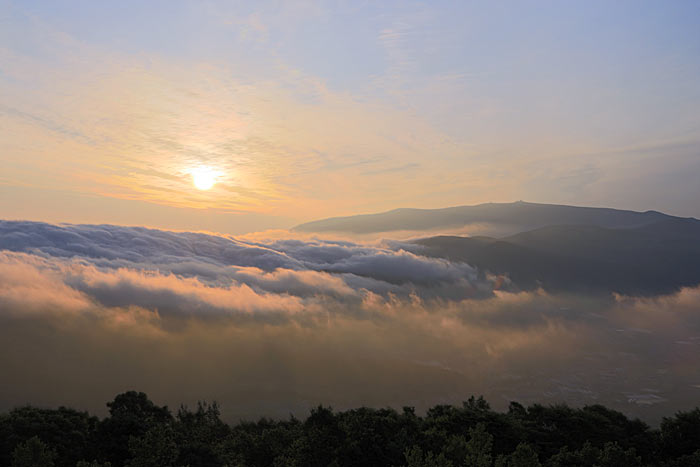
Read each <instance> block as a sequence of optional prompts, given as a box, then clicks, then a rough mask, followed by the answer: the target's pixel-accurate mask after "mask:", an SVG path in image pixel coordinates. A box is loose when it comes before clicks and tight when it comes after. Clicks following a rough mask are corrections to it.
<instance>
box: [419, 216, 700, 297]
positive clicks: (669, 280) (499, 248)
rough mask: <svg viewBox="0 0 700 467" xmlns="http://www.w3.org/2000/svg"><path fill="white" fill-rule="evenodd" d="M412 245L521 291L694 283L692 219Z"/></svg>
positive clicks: (642, 290)
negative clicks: (497, 276) (501, 276)
mask: <svg viewBox="0 0 700 467" xmlns="http://www.w3.org/2000/svg"><path fill="white" fill-rule="evenodd" d="M623 212H624V211H623ZM645 214H646V213H645ZM654 214H656V213H654ZM415 243H417V244H419V245H422V246H423V247H424V249H422V250H421V251H420V252H421V253H422V254H425V255H427V256H432V257H441V258H447V259H450V260H452V261H464V262H467V263H469V264H471V265H473V266H476V267H477V268H479V269H480V270H482V271H484V272H489V273H492V274H506V275H508V276H509V277H510V279H511V280H512V281H513V283H514V284H515V285H516V286H517V287H519V288H522V289H532V288H535V287H538V286H541V287H543V288H544V289H545V290H549V291H570V292H594V293H596V292H597V293H600V292H603V293H610V292H618V293H622V294H630V295H655V294H663V293H670V292H673V291H675V290H678V289H679V288H681V287H683V286H692V285H697V284H698V283H700V221H698V220H696V219H681V218H673V217H670V216H666V218H665V219H663V220H661V221H658V222H654V223H651V224H647V225H642V226H640V227H634V228H617V229H614V228H606V227H600V226H596V225H558V226H548V227H543V228H539V229H535V230H531V231H528V232H522V233H519V234H516V235H512V236H509V237H505V238H501V239H496V238H490V237H453V236H437V237H432V238H425V239H421V240H417V241H416V242H415Z"/></svg>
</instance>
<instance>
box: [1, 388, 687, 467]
mask: <svg viewBox="0 0 700 467" xmlns="http://www.w3.org/2000/svg"><path fill="white" fill-rule="evenodd" d="M107 406H108V407H109V415H108V416H107V417H105V418H103V419H99V418H98V417H95V416H92V415H90V414H89V413H87V412H81V411H77V410H74V409H70V408H65V407H60V408H58V409H43V408H36V407H18V408H15V409H13V410H11V411H9V412H7V413H3V414H0V465H2V466H12V467H29V466H31V467H122V466H130V467H151V466H152V467H176V466H177V467H179V466H189V467H199V466H202V467H204V466H206V467H224V466H229V467H234V466H271V467H282V466H299V467H302V466H303V467H316V466H319V467H320V466H323V467H326V466H338V467H340V466H358V467H359V466H396V467H403V466H405V467H461V466H465V467H466V466H475V467H531V466H532V467H536V466H543V467H560V466H561V467H563V466H567V467H571V466H573V467H575V466H599V467H613V466H614V467H618V466H631V467H634V466H639V467H642V466H662V467H686V466H688V467H689V466H693V467H697V466H700V409H699V408H696V409H694V410H692V411H688V412H678V413H676V414H675V415H673V416H669V417H666V418H664V419H663V421H662V422H661V425H660V427H659V428H658V429H657V428H651V427H650V426H649V425H647V424H646V423H644V422H642V421H641V420H639V419H629V418H627V417H626V416H625V415H624V414H622V413H621V412H618V411H615V410H611V409H609V408H606V407H604V406H602V405H591V406H586V407H583V408H571V407H568V406H566V405H552V406H544V405H540V404H534V405H531V406H528V407H524V406H523V405H521V404H519V403H517V402H512V403H511V404H510V406H509V408H508V410H507V411H506V412H497V411H494V410H492V409H491V407H490V406H489V404H488V403H487V402H486V401H485V400H484V399H483V398H482V397H479V398H475V397H471V398H470V399H469V400H467V401H466V402H464V403H463V404H462V406H461V407H455V406H451V405H437V406H435V407H432V408H431V409H429V410H428V411H427V412H426V414H425V415H424V416H421V415H418V414H416V412H415V410H414V409H413V408H412V407H404V408H403V409H402V410H401V411H397V410H394V409H391V408H384V409H372V408H366V407H362V408H358V409H352V410H347V411H341V412H335V411H333V410H332V409H331V408H330V407H324V406H318V407H316V408H315V409H313V410H311V413H310V414H309V416H308V417H306V419H304V420H300V419H297V418H295V417H290V418H289V419H287V420H271V419H267V418H261V419H260V420H258V421H241V422H239V423H236V424H234V425H229V424H226V423H224V422H223V421H222V420H221V417H220V410H219V407H218V405H217V404H216V403H211V404H209V403H206V402H200V403H198V404H197V407H196V408H192V409H190V408H188V407H185V406H181V407H180V408H179V410H177V412H176V413H173V412H171V411H170V410H169V409H168V407H167V406H164V407H161V406H158V405H156V404H154V403H153V402H152V401H151V400H149V398H148V397H147V396H146V394H144V393H143V392H135V391H130V392H126V393H123V394H119V395H118V396H116V397H115V398H114V400H113V401H111V402H108V403H107Z"/></svg>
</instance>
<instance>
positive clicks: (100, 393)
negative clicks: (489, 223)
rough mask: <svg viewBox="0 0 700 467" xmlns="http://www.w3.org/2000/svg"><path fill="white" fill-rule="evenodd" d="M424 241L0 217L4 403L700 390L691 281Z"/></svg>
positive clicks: (635, 394)
mask: <svg viewBox="0 0 700 467" xmlns="http://www.w3.org/2000/svg"><path fill="white" fill-rule="evenodd" d="M420 252H421V251H420V248H418V247H417V246H416V245H413V244H410V243H404V242H396V241H388V240H385V241H380V242H374V243H359V242H353V241H348V240H341V239H332V238H314V237H311V236H301V235H296V234H292V233H289V232H276V233H275V234H274V235H272V234H270V235H268V236H267V238H266V236H265V235H256V236H243V237H236V238H234V237H229V236H222V235H216V234H208V233H191V232H172V231H163V230H155V229H147V228H140V227H119V226H111V225H53V224H46V223H38V222H14V221H0V370H2V372H3V374H4V376H5V377H4V378H3V380H4V383H0V402H1V403H2V407H0V409H6V408H8V407H11V406H13V405H16V404H21V403H26V402H32V403H38V404H46V405H58V404H68V405H73V406H77V407H81V408H89V409H91V410H95V411H97V412H98V413H100V412H101V411H102V412H103V411H104V410H103V404H104V402H106V401H107V400H109V399H110V398H111V397H112V396H113V395H114V394H116V393H117V392H119V391H121V390H127V389H132V388H133V389H139V390H144V391H146V392H148V393H149V394H151V396H152V397H154V398H156V399H159V400H161V401H163V402H168V403H170V404H171V405H177V404H179V403H180V402H192V401H195V400H197V399H210V400H211V399H217V400H219V402H221V403H222V405H223V406H224V412H225V414H227V415H228V416H229V417H230V418H236V417H256V416H260V415H273V416H286V415H288V414H289V413H296V414H299V415H303V414H304V413H305V411H306V410H307V409H308V408H309V407H312V406H314V405H317V404H319V403H328V404H333V405H334V406H337V407H350V406H357V405H374V406H385V405H392V406H395V407H400V406H402V405H413V406H417V407H419V408H425V407H427V406H430V405H433V404H435V403H443V402H445V403H458V402H460V401H461V400H463V399H466V398H468V397H469V396H470V395H471V394H484V395H486V396H487V397H488V398H490V399H491V400H492V402H493V403H494V405H497V406H498V404H507V402H508V401H509V400H520V401H522V402H525V403H527V402H533V401H538V402H544V403H547V402H552V403H554V402H559V401H566V402H569V403H573V404H584V403H605V404H608V405H612V406H614V407H616V408H620V409H622V410H625V411H627V412H630V413H634V414H639V415H641V416H643V417H646V418H648V419H652V420H653V419H654V417H657V416H658V414H660V413H669V410H670V411H671V412H672V411H673V409H680V408H688V407H687V406H689V405H691V404H692V401H693V400H696V398H697V396H698V395H700V386H698V385H700V373H699V371H698V357H697V355H698V354H700V352H698V350H700V313H698V310H700V289H697V288H694V289H693V288H690V289H681V290H679V291H678V292H677V293H675V294H672V295H666V296H658V297H645V298H640V297H627V296H620V295H616V294H612V295H610V296H609V297H600V296H596V297H588V296H581V295H570V294H561V295H554V294H548V293H546V292H544V291H542V290H535V291H521V290H519V289H518V287H517V284H513V283H511V282H510V281H509V280H508V278H507V277H495V276H492V275H490V274H489V273H488V271H479V270H477V269H475V268H473V267H472V266H470V265H468V264H465V263H456V262H450V261H447V260H444V259H436V258H429V257H426V256H422V255H421V254H420Z"/></svg>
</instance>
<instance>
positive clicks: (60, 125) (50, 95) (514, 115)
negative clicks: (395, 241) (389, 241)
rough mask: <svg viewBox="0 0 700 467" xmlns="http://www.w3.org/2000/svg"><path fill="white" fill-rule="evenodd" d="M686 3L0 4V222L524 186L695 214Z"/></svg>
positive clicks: (251, 222) (338, 204) (314, 205)
mask: <svg viewBox="0 0 700 467" xmlns="http://www.w3.org/2000/svg"><path fill="white" fill-rule="evenodd" d="M698 18H700V5H699V4H698V3H697V2H692V1H689V2H683V1H674V2H663V3H661V2H646V1H619V2H608V1H591V2H546V1H537V2H530V1H525V2H497V3H494V2H442V1H434V2H432V1H431V2H416V1H408V2H391V1H389V2H361V1H357V2H339V1H334V2H211V1H201V2H184V1H167V2H165V1H163V2H159V1H154V2H136V1H122V2H92V1H65V2H54V1H34V0H27V1H22V2H12V1H6V0H0V217H1V218H3V219H25V220H36V221H47V222H71V223H110V224H119V225H147V226H151V227H158V228H166V229H178V230H190V231H191V230H202V231H215V232H222V233H228V234H243V233H248V232H253V231H260V230H266V229H276V228H289V227H291V226H293V225H295V224H298V223H300V222H305V221H309V220H313V219H316V218H322V217H329V216H335V215H351V214H358V213H367V212H377V211H384V210H389V209H394V208H397V207H422V208H428V207H429V208H437V207H445V206H456V205H468V204H477V203H482V202H489V201H493V202H509V201H517V200H521V199H522V200H526V201H533V202H546V203H562V204H575V205H590V206H609V207H618V208H625V209H634V210H641V211H645V210H648V209H655V210H659V211H663V212H667V213H670V214H675V215H681V216H694V217H700V204H699V203H697V200H698V199H700V177H698V176H697V174H698V173H700V27H698V26H699V25H698ZM197 171H200V172H201V171H205V172H206V173H208V174H210V175H211V176H212V177H213V178H214V180H213V181H214V182H215V184H214V186H213V187H212V188H211V189H208V190H199V189H197V188H196V187H195V186H194V183H193V174H196V173H197Z"/></svg>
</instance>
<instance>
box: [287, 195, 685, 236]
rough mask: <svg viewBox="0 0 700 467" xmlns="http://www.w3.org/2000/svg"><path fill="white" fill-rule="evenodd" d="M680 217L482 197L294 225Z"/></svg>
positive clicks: (378, 227) (495, 230) (379, 228)
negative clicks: (471, 201) (434, 206)
mask: <svg viewBox="0 0 700 467" xmlns="http://www.w3.org/2000/svg"><path fill="white" fill-rule="evenodd" d="M669 219H679V218H675V217H673V216H669V215H666V214H662V213H660V212H656V211H647V212H635V211H624V210H619V209H609V208H588V207H576V206H563V205H554V204H537V203H525V202H522V201H519V202H516V203H487V204H479V205H476V206H457V207H451V208H444V209H395V210H393V211H388V212H383V213H378V214H365V215H358V216H349V217H333V218H329V219H322V220H318V221H313V222H307V223H305V224H301V225H298V226H296V227H294V229H293V230H297V231H302V232H346V233H354V234H369V233H378V232H392V231H400V230H407V231H420V230H436V229H445V228H459V227H465V226H466V227H468V226H475V227H477V226H480V228H479V230H480V231H481V232H485V233H487V234H489V235H498V234H499V233H506V234H513V233H517V232H523V231H526V230H532V229H537V228H540V227H545V226H549V225H595V226H599V227H609V228H622V227H639V226H643V225H648V224H652V223H655V222H659V221H662V220H669Z"/></svg>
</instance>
